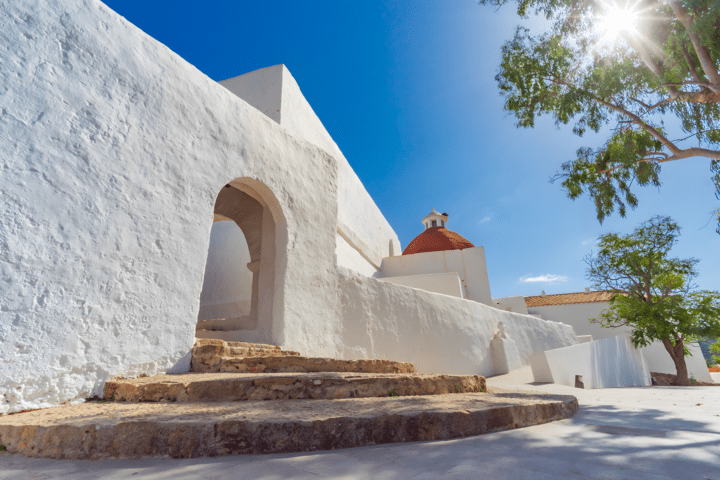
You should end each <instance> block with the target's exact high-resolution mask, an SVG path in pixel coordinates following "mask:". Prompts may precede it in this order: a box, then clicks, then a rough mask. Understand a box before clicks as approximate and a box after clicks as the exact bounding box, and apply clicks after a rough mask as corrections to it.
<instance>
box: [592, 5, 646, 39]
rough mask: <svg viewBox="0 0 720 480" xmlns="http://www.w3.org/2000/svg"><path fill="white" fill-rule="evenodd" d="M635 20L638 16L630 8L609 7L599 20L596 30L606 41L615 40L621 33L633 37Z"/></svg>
mask: <svg viewBox="0 0 720 480" xmlns="http://www.w3.org/2000/svg"><path fill="white" fill-rule="evenodd" d="M637 19H638V14H637V12H635V11H634V10H633V9H632V8H621V7H617V6H610V7H608V8H607V13H605V15H604V16H603V17H602V18H601V20H600V23H599V24H598V30H599V31H600V32H601V33H602V34H603V35H604V36H605V40H606V41H612V40H615V39H616V38H617V37H619V36H620V34H621V33H623V32H627V33H629V34H631V35H634V34H635V33H636V29H635V27H636V23H637Z"/></svg>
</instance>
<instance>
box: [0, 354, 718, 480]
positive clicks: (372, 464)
mask: <svg viewBox="0 0 720 480" xmlns="http://www.w3.org/2000/svg"><path fill="white" fill-rule="evenodd" d="M531 381H532V375H531V374H530V372H529V369H528V368H526V369H523V370H520V371H518V372H513V373H512V374H510V375H505V376H502V377H495V378H491V379H488V385H489V386H490V388H491V389H492V388H494V389H503V390H514V391H518V390H519V391H526V390H531V391H536V392H544V393H559V394H573V395H576V396H577V397H578V400H579V402H580V412H579V413H577V414H576V415H575V416H574V417H572V418H569V419H566V420H562V421H559V422H554V423H550V424H546V425H539V426H535V427H529V428H523V429H518V430H511V431H506V432H500V433H493V434H488V435H481V436H477V437H469V438H464V439H459V440H449V441H442V442H426V443H409V444H407V443H406V444H395V445H381V446H376V447H363V448H354V449H349V450H338V451H332V452H326V453H309V454H308V453H301V454H285V455H248V456H237V457H223V458H216V459H210V458H206V459H190V460H123V461H95V462H93V461H57V460H31V459H26V458H24V457H20V456H17V455H9V454H7V453H0V479H2V480H5V479H19V478H23V479H24V478H37V479H44V478H67V479H76V478H77V479H94V478H108V479H110V478H113V479H115V478H117V479H121V478H122V479H125V478H131V479H141V478H147V479H169V480H184V479H194V478H202V479H203V480H211V479H225V478H228V479H258V480H271V479H285V478H292V479H295V478H298V479H318V478H345V479H361V478H367V479H393V480H395V479H410V478H412V479H414V480H421V479H484V478H486V479H504V478H510V479H513V480H523V479H532V480H549V479H555V478H563V479H565V478H574V479H632V480H644V479H653V480H662V479H711V480H720V387H689V388H683V387H644V388H617V389H604V390H580V389H574V388H570V387H563V386H559V385H532V384H531V383H530V382H531Z"/></svg>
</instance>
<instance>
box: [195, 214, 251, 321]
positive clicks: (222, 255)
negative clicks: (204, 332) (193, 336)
mask: <svg viewBox="0 0 720 480" xmlns="http://www.w3.org/2000/svg"><path fill="white" fill-rule="evenodd" d="M248 263H250V252H249V251H248V246H247V242H246V241H245V236H244V235H243V232H242V230H240V227H238V226H237V224H236V223H235V222H232V221H216V222H215V223H213V226H212V230H211V231H210V246H209V247H208V256H207V262H206V263H205V274H204V276H203V286H202V292H201V293H200V312H199V314H198V320H212V319H216V318H235V317H242V316H243V315H248V314H249V313H250V301H251V296H252V280H253V275H252V272H251V271H250V270H248V268H247V264H248Z"/></svg>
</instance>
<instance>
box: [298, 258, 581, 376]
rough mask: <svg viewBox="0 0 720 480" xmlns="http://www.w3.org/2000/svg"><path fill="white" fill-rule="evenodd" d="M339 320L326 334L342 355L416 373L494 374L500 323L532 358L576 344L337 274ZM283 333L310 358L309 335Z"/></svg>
mask: <svg viewBox="0 0 720 480" xmlns="http://www.w3.org/2000/svg"><path fill="white" fill-rule="evenodd" d="M337 292H338V294H339V300H340V302H339V305H338V307H339V311H338V319H339V320H338V323H337V324H336V327H335V329H334V330H332V331H328V332H327V335H330V336H332V337H333V338H334V340H335V342H336V345H337V350H336V352H335V353H336V355H339V356H340V357H342V358H385V359H394V360H400V361H407V362H413V363H414V364H415V367H416V368H417V370H418V371H419V372H421V373H447V374H468V375H469V374H478V375H495V374H496V368H495V365H494V362H493V356H492V351H491V348H490V342H491V340H492V339H493V337H494V335H495V332H496V329H497V326H498V323H499V322H503V324H504V327H505V332H506V333H507V335H508V336H509V337H510V338H512V339H513V340H514V341H515V344H516V345H517V348H518V353H519V355H520V360H521V362H522V364H523V365H527V364H528V362H529V357H530V355H533V354H535V353H538V352H542V351H545V350H549V349H554V348H560V347H564V346H568V345H574V344H576V343H577V338H576V337H575V333H574V332H573V330H572V328H571V327H569V326H567V325H563V324H560V323H556V322H548V321H544V320H540V319H537V318H535V317H531V316H528V315H520V314H516V313H510V312H502V311H500V310H497V309H495V308H492V307H489V306H487V305H483V304H480V303H477V302H471V301H468V300H463V299H460V298H455V297H451V296H447V295H438V294H435V293H431V292H426V291H423V290H418V289H414V288H409V287H405V286H402V285H394V284H391V283H387V282H383V281H380V280H378V279H374V278H367V277H364V276H361V275H359V274H356V273H354V272H352V271H350V270H348V269H344V268H342V267H340V268H338V271H337ZM296 333H297V336H296V337H293V336H292V335H289V334H288V335H287V336H286V338H287V339H288V348H289V349H292V350H299V351H302V352H306V351H307V352H308V353H313V349H312V345H311V344H317V342H312V341H311V340H312V339H310V338H307V337H305V338H304V339H303V336H302V331H300V330H297V331H296Z"/></svg>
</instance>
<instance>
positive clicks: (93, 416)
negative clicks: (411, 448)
mask: <svg viewBox="0 0 720 480" xmlns="http://www.w3.org/2000/svg"><path fill="white" fill-rule="evenodd" d="M577 410H578V403H577V399H576V398H575V397H572V396H564V395H533V394H518V393H498V394H488V393H467V394H448V395H433V396H421V397H400V398H359V399H340V400H274V401H258V402H224V403H125V402H106V403H86V404H81V405H73V406H65V407H56V408H49V409H45V410H37V411H33V412H27V413H20V414H15V415H7V416H3V417H0V445H4V446H5V447H6V448H7V451H9V452H11V453H19V454H22V455H26V456H29V457H47V458H57V459H106V458H144V457H173V458H190V457H202V456H219V455H234V454H257V453H287V452H306V451H318V450H335V449H341V448H352V447H360V446H366V445H377V444H385V443H397V442H415V441H427V440H445V439H450V438H458V437H466V436H472V435H479V434H482V433H489V432H495V431H500V430H507V429H512V428H518V427H525V426H530V425H536V424H541V423H546V422H549V421H553V420H559V419H562V418H568V417H570V416H572V415H573V414H575V412H577Z"/></svg>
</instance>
